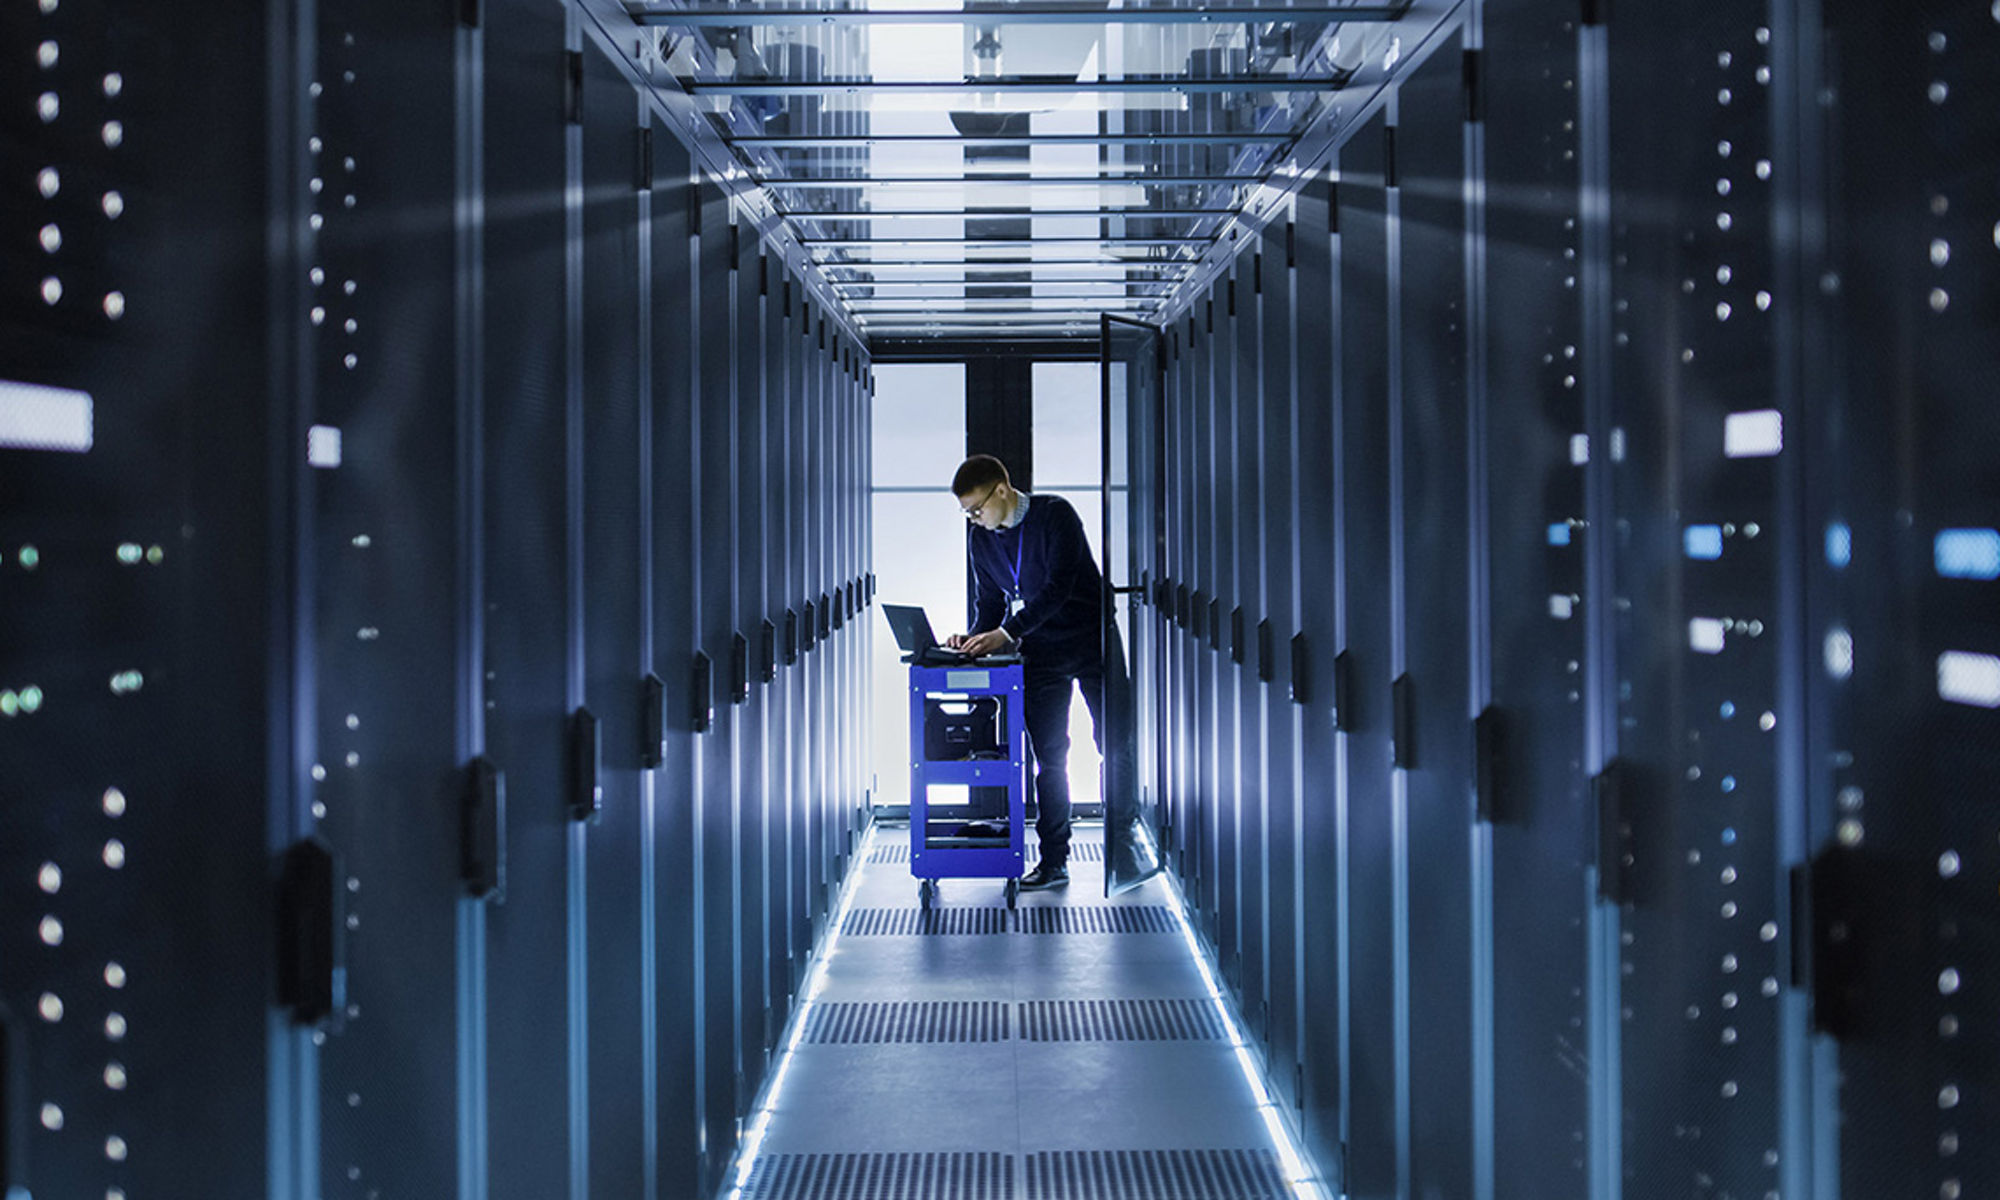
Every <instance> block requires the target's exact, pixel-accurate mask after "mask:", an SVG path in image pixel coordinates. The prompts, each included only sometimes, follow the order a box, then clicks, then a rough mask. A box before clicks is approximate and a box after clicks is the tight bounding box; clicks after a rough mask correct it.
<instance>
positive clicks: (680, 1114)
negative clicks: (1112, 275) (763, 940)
mask: <svg viewBox="0 0 2000 1200" xmlns="http://www.w3.org/2000/svg"><path fill="white" fill-rule="evenodd" d="M653 167H654V179H655V181H656V182H655V187H654V190H653V197H652V253H651V260H650V270H651V272H652V290H653V294H654V296H656V297H657V298H658V299H657V300H656V302H655V303H654V305H653V307H652V311H651V313H650V320H651V326H650V329H651V343H652V346H651V351H652V353H651V357H652V363H653V372H652V381H653V392H652V396H651V397H650V399H649V404H650V422H651V423H650V429H649V434H650V436H649V444H650V446H651V448H652V454H651V462H652V476H651V478H652V488H651V494H652V497H653V503H654V505H655V516H654V519H653V522H652V533H653V540H652V543H651V547H650V549H651V555H650V562H651V566H652V577H651V579H650V581H649V584H648V586H649V588H650V593H651V596H652V608H651V610H650V616H651V620H652V640H653V659H652V669H653V671H654V673H656V674H657V675H658V676H659V678H660V681H661V683H662V684H663V685H664V686H663V689H662V690H663V694H664V698H663V701H662V706H661V707H662V709H663V710H664V711H663V719H662V726H663V728H662V731H661V732H662V744H661V763H660V768H659V770H657V771H656V772H654V779H655V786H656V791H655V795H654V804H653V827H652V835H651V836H652V841H653V847H654V863H655V872H656V873H655V878H654V893H653V918H654V920H653V929H654V932H653V941H652V948H653V952H654V954H655V955H656V957H657V965H656V979H657V986H658V988H659V992H658V1005H657V1009H656V1015H655V1017H654V1024H653V1030H654V1044H655V1046H656V1047H657V1051H656V1052H657V1062H658V1067H657V1071H658V1086H659V1096H660V1107H659V1116H658V1118H657V1119H658V1124H657V1126H656V1128H655V1130H654V1134H655V1142H656V1145H657V1147H658V1156H659V1160H658V1161H659V1166H658V1176H657V1178H658V1180H659V1187H660V1194H661V1195H663V1196H672V1195H680V1194H695V1193H697V1192H699V1191H700V1188H701V1180H700V1174H701V1160H700V1151H701V1136H702V1133H703V1125H702V1121H701V1112H702V1102H701V1086H702V1073H701V1071H700V1070H699V1069H698V1068H699V1067H700V1065H701V1064H700V1062H699V1056H700V1053H701V1047H702V1044H703V1042H702V1032H703V1024H702V1021H701V1019H700V1014H701V1000H702V998H701V995H700V993H699V992H698V990H697V987H696V982H697V980H698V979H699V978H700V970H699V964H700V961H701V960H700V954H701V937H702V933H701V929H702V927H701V925H700V923H699V922H698V921H697V915H698V914H699V912H700V895H699V893H698V891H697V888H698V880H699V875H698V866H697V864H698V861H699V860H698V852H699V849H700V844H699V841H698V840H697V839H698V832H699V830H700V823H699V818H698V812H697V801H698V798H699V796H700V792H699V791H698V790H697V787H696V785H697V782H698V776H697V774H696V771H697V767H696V757H697V755H698V753H699V751H700V744H699V743H700V739H701V737H702V736H704V735H701V734H697V733H696V732H695V727H694V726H695V723H694V720H693V713H694V709H695V703H696V700H697V695H696V693H695V690H694V687H695V681H694V679H693V673H692V671H691V670H690V669H689V664H691V663H692V662H693V661H694V654H695V650H696V648H697V647H698V646H699V645H700V631H699V628H698V626H697V623H696V613H697V606H698V604H699V601H700V597H699V595H698V593H697V590H696V586H695V585H696V566H697V563H698V552H697V549H696V542H697V538H698V537H699V530H700V527H701V511H700V507H699V504H698V496H699V492H698V490H697V489H698V486H699V478H698V476H697V475H696V474H695V472H694V471H693V469H692V464H693V463H694V462H695V459H696V455H697V453H698V450H699V448H698V445H697V443H696V434H697V433H698V432H699V428H700V417H699V412H698V406H697V404H696V401H695V383H696V380H695V376H694V367H695V362H694V360H693V358H692V356H691V355H690V343H691V341H692V339H693V335H694V331H693V328H692V326H691V320H690V316H689V313H688V310H687V308H686V307H685V305H684V304H683V303H682V302H681V299H680V298H681V297H683V296H687V295H689V294H690V292H691V289H692V287H693V280H692V276H693V263H692V256H691V250H692V246H693V243H692V240H691V238H690V234H691V232H692V227H691V224H690V221H689V213H690V211H691V208H692V202H691V199H690V194H691V193H692V191H693V184H692V182H691V179H690V170H691V164H690V163H689V160H688V153H687V150H686V149H685V148H684V147H683V146H682V145H681V144H680V143H679V142H678V141H676V140H674V139H672V138H668V137H664V136H661V135H659V134H657V133H656V134H655V137H654V141H653ZM699 699H700V700H701V701H702V702H703V703H704V704H706V703H707V700H708V698H707V697H706V696H701V697H699Z"/></svg>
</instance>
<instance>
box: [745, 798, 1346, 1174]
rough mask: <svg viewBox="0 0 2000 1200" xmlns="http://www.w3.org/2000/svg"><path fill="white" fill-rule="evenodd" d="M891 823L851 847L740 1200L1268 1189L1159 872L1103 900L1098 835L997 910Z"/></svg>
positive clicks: (1221, 1039) (1269, 1161) (1226, 1056)
mask: <svg viewBox="0 0 2000 1200" xmlns="http://www.w3.org/2000/svg"><path fill="white" fill-rule="evenodd" d="M908 837H909V834H908V831H907V828H906V827H899V826H884V827H879V828H878V829H877V831H876V832H875V834H874V837H873V841H872V842H871V850H870V852H868V853H864V854H863V855H862V856H861V863H862V866H861V870H862V874H861V876H860V877H859V878H858V879H857V880H856V881H855V885H854V892H853V895H852V899H851V901H850V909H849V912H848V916H847V919H846V921H845V922H844V923H843V927H842V931H841V933H840V936H839V937H838V939H837V940H836V941H835V942H834V943H833V947H832V952H831V953H830V954H828V955H827V956H826V958H825V963H824V971H825V981H824V986H823V987H822V989H821V990H820V992H819V994H818V997H817V999H816V1000H815V1001H814V1005H813V1008H812V1009H811V1010H810V1011H809V1012H808V1013H807V1014H806V1021H805V1025H804V1027H803V1035H802V1037H801V1038H800V1041H799V1044H798V1048H797V1050H796V1052H795V1053H794V1056H793V1058H792V1060H791V1063H790V1065H789V1069H788V1070H787V1072H786V1074H785V1078H784V1083H783V1086H782V1088H781V1089H780V1091H779V1093H778V1097H777V1104H776V1107H775V1109H774V1111H773V1112H772V1115H771V1118H770V1123H769V1125H768V1128H767V1129H766V1132H765V1136H764V1139H763V1142H762V1145H761V1147H760V1149H759V1152H758V1154H757V1157H756V1159H755V1160H754V1161H753V1162H752V1164H751V1173H750V1175H749V1177H748V1180H747V1182H746V1185H745V1187H744V1189H743V1193H742V1195H743V1196H744V1197H745V1200H807V1198H810V1200H1253V1198H1254V1200H1264V1198H1265V1197H1271V1198H1274V1200H1275V1198H1277V1197H1294V1196H1317V1195H1319V1194H1320V1193H1319V1192H1318V1191H1317V1190H1316V1189H1313V1188H1311V1187H1297V1188H1294V1186H1292V1185H1291V1184H1289V1183H1288V1182H1287V1176H1286V1172H1285V1171H1284V1169H1283V1167H1282V1165H1281V1164H1282V1160H1281V1158H1280V1157H1279V1155H1278V1153H1277V1151H1276V1148H1275V1147H1274V1146H1273V1143H1272V1141H1271V1137H1270V1134H1269V1132H1268V1131H1267V1129H1266V1127H1265V1124H1264V1121H1263V1119H1262V1117H1261V1116H1260V1115H1259V1113H1258V1111H1257V1108H1256V1102H1255V1099H1254V1097H1253V1093H1252V1091H1251V1088H1250V1085H1249V1084H1248V1083H1247V1082H1246V1081H1245V1079H1244V1077H1243V1073H1242V1070H1241V1068H1240V1067H1239V1066H1238V1063H1237V1059H1236V1054H1235V1051H1234V1050H1233V1048H1232V1047H1231V1045H1230V1043H1229V1040H1228V1034H1227V1030H1226V1026H1225V1025H1224V1023H1223V1020H1222V1019H1221V1017H1220V1015H1219V1013H1218V1011H1217V1010H1216V1008H1215V1006H1214V1004H1213V1003H1212V1002H1211V1001H1210V999H1209V998H1208V993H1207V990H1206V988H1205V987H1204V986H1203V982H1202V976H1201V973H1200V971H1199V970H1198V969H1197V967H1196V964H1195V962H1194V959H1193V957H1192V953H1191V951H1190V949H1189V947H1188V944H1187V942H1186V940H1185V939H1184V937H1183V935H1182V933H1181V931H1180V927H1179V924H1178V922H1176V921H1175V920H1174V918H1173V911H1174V910H1173V908H1172V905H1173V898H1172V896H1171V894H1170V892H1169V891H1168V887H1167V885H1166V883H1165V882H1164V881H1162V880H1154V881H1152V882H1149V883H1147V884H1146V885H1144V886H1143V887H1141V888H1138V889H1136V890H1134V891H1131V892H1128V893H1125V894H1124V895H1121V896H1119V897H1118V898H1117V899H1115V900H1110V901H1107V900H1106V899H1105V898H1104V894H1103V875H1102V868H1101V865H1100V861H1099V860H1101V858H1102V851H1103V847H1102V843H1101V841H1099V840H1098V839H1099V837H1100V833H1099V831H1098V830H1096V829H1090V828H1086V829H1081V830H1079V832H1078V838H1077V842H1078V846H1077V854H1076V857H1075V859H1074V860H1073V861H1072V862H1071V864H1070V876H1071V883H1070V885H1069V887H1068V888H1067V889H1062V890H1056V891H1049V892H1040V893H1029V894H1024V895H1023V896H1022V897H1021V899H1020V912H1019V913H1018V914H1010V913H1008V912H1007V910H1006V906H1005V901H1004V898H1003V893H1002V883H1001V881H999V880H985V879H965V880H957V879H947V880H944V881H942V883H941V887H942V896H941V900H940V907H939V909H938V910H937V911H936V912H934V913H933V914H930V915H929V916H926V915H924V914H922V913H921V912H920V911H919V909H918V905H917V887H916V882H915V881H914V880H913V879H912V878H911V877H910V874H909V866H908V858H907V855H906V854H904V853H901V851H903V850H904V849H906V848H907V846H908Z"/></svg>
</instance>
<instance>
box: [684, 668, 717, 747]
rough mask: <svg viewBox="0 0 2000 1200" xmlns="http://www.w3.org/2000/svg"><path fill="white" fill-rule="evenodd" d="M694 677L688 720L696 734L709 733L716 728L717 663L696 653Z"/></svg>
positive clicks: (690, 691)
mask: <svg viewBox="0 0 2000 1200" xmlns="http://www.w3.org/2000/svg"><path fill="white" fill-rule="evenodd" d="M693 675H694V678H693V684H692V686H691V687H690V689H689V693H688V708H689V711H688V718H689V720H690V721H691V722H692V723H693V727H694V731H695V732H696V733H707V732H708V731H709V730H710V729H713V728H714V727H715V662H714V660H713V659H711V658H709V657H708V654H707V653H706V652H704V651H701V650H697V651H695V652H694V672H693Z"/></svg>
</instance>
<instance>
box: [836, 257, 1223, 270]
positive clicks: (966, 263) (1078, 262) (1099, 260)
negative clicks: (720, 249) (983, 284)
mask: <svg viewBox="0 0 2000 1200" xmlns="http://www.w3.org/2000/svg"><path fill="white" fill-rule="evenodd" d="M810 261H811V262H812V264H813V265H814V266H816V267H819V268H822V269H824V270H837V269H840V268H843V267H845V268H848V269H851V270H857V271H872V270H875V269H876V268H878V267H885V266H904V267H907V266H923V267H933V268H936V267H965V268H973V267H1012V268H1014V269H1016V270H1019V269H1020V268H1022V267H1072V266H1073V267H1093V266H1116V265H1117V264H1118V263H1120V262H1121V261H1123V260H1121V259H1120V258H1118V257H1117V256H1116V255H1112V254H1100V255H1097V256H1096V257H1094V258H979V259H959V258H900V259H896V260H894V261H893V262H886V263H883V262H869V261H868V260H866V259H862V260H860V261H858V262H857V261H853V260H848V261H840V260H830V259H821V258H815V259H811V260H810ZM1197 261H1198V260H1196V259H1188V260H1187V261H1186V263H1185V265H1186V266H1190V267H1192V266H1194V265H1195V264H1196V263H1197ZM1132 265H1133V266H1135V267H1150V266H1164V265H1166V264H1164V263H1153V262H1134V263H1132Z"/></svg>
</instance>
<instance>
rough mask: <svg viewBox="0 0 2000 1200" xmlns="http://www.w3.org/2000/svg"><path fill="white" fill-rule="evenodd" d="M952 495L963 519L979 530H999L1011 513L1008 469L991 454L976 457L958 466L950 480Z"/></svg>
mask: <svg viewBox="0 0 2000 1200" xmlns="http://www.w3.org/2000/svg"><path fill="white" fill-rule="evenodd" d="M951 494H952V495H954V496H957V497H958V506H959V507H960V508H962V509H964V510H965V518H966V520H968V521H972V522H973V523H975V524H977V525H978V526H979V527H980V528H982V529H998V528H1000V523H1001V522H1002V521H1005V520H1006V519H1007V518H1008V517H1009V516H1011V515H1013V512H1014V495H1015V493H1014V488H1013V485H1012V484H1010V483H1009V482H1008V480H1007V467H1006V464H1004V463H1002V462H1001V461H1000V460H999V459H997V458H995V457H993V456H992V455H991V454H975V455H973V456H972V457H971V458H968V459H966V460H965V461H964V462H962V463H960V464H959V465H958V473H957V474H955V475H953V476H952V477H951Z"/></svg>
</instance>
